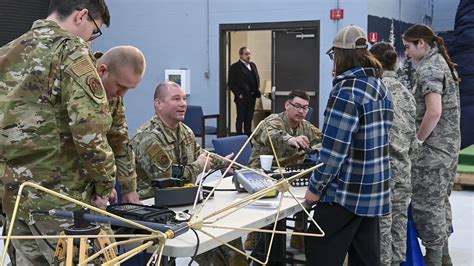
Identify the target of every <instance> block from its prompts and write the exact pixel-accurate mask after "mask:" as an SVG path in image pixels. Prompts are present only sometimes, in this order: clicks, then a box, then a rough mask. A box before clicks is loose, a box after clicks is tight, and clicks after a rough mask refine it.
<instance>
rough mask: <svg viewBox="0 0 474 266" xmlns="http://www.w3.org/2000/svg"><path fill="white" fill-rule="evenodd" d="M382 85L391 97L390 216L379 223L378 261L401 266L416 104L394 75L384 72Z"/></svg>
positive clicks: (403, 256) (403, 253) (409, 193)
mask: <svg viewBox="0 0 474 266" xmlns="http://www.w3.org/2000/svg"><path fill="white" fill-rule="evenodd" d="M382 82H383V83H384V85H385V87H387V89H388V90H389V91H390V93H391V94H392V101H393V111H394V117H393V124H392V128H391V129H390V135H389V143H390V147H389V148H390V166H391V167H392V179H391V180H390V189H391V190H392V196H391V201H392V214H391V215H387V216H382V217H381V219H380V242H381V243H380V244H381V250H380V251H381V254H380V258H381V262H382V265H390V264H393V265H400V263H402V262H404V261H405V260H406V235H407V222H408V216H407V212H408V206H409V205H410V201H411V160H410V154H409V153H410V147H412V144H413V142H414V141H415V113H416V103H415V99H414V98H413V95H412V94H411V92H410V91H408V89H407V88H405V87H404V86H403V85H402V84H401V83H400V81H398V79H397V74H396V73H395V71H387V70H384V73H383V75H382Z"/></svg>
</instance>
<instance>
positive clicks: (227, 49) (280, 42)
mask: <svg viewBox="0 0 474 266" xmlns="http://www.w3.org/2000/svg"><path fill="white" fill-rule="evenodd" d="M319 32H320V27H319V21H300V22H278V23H252V24H221V25H220V63H219V64H220V90H219V91H220V94H219V95H220V96H219V100H220V104H219V111H220V114H221V119H222V120H221V123H220V124H221V128H220V129H219V131H220V133H221V135H232V134H233V133H234V132H235V125H234V124H235V117H236V113H235V104H234V96H233V95H232V93H231V92H230V90H229V89H228V87H227V75H228V69H229V67H230V65H231V64H233V63H235V62H237V61H238V60H239V56H238V50H239V48H241V47H243V46H246V47H249V48H250V50H251V52H252V61H253V62H255V63H256V65H257V68H258V71H259V74H260V91H261V92H262V97H261V98H260V99H258V100H257V104H256V108H255V109H256V112H255V113H254V125H256V124H257V123H258V122H259V121H260V120H261V119H263V118H265V116H267V115H269V114H270V113H277V112H281V111H283V110H284V102H285V101H286V99H287V96H288V94H289V93H290V91H292V90H296V89H298V90H304V91H306V92H307V93H308V94H309V95H310V97H311V101H310V106H311V107H312V108H313V114H312V117H311V119H310V121H311V122H312V123H313V124H315V125H318V123H319V111H318V110H319V108H318V105H319V46H320V44H319V43H320V38H319Z"/></svg>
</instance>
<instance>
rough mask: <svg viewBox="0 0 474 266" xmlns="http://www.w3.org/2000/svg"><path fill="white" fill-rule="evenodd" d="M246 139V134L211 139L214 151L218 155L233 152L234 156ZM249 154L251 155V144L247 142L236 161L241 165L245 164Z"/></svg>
mask: <svg viewBox="0 0 474 266" xmlns="http://www.w3.org/2000/svg"><path fill="white" fill-rule="evenodd" d="M247 139H248V137H247V135H237V136H231V137H225V138H217V139H213V140H212V145H213V146H214V152H215V153H216V154H218V155H220V156H226V155H228V154H231V153H234V156H236V155H237V153H238V152H239V150H240V149H241V148H242V146H243V145H244V144H245V142H246V141H247ZM250 155H252V146H251V145H250V144H247V146H245V149H244V150H243V151H242V153H241V154H240V156H239V158H237V160H236V162H237V163H240V164H242V165H247V164H248V163H249V159H250Z"/></svg>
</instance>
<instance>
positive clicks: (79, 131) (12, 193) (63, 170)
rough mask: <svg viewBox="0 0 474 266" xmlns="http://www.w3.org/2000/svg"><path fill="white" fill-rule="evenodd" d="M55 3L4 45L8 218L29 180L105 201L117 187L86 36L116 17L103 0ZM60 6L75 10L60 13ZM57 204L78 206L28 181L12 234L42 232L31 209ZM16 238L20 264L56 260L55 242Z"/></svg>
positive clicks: (46, 222) (45, 222)
mask: <svg viewBox="0 0 474 266" xmlns="http://www.w3.org/2000/svg"><path fill="white" fill-rule="evenodd" d="M50 6H51V10H52V12H51V14H50V15H49V16H48V18H47V20H37V21H35V22H34V23H33V26H32V28H31V30H30V31H28V32H27V33H25V34H23V35H22V36H20V37H19V38H17V39H16V40H13V41H12V42H10V43H9V44H7V45H6V46H4V47H2V48H1V49H0V64H1V65H2V69H1V71H0V123H1V126H0V147H1V151H2V152H1V154H2V157H3V160H4V161H5V162H6V164H5V170H4V173H3V176H2V181H3V184H4V190H5V191H4V198H3V206H4V211H5V212H6V214H7V219H8V220H10V217H11V215H12V211H13V207H14V203H15V200H16V198H17V192H18V188H19V186H20V185H21V184H22V183H23V182H25V181H30V182H34V183H37V184H40V185H42V186H44V187H46V188H49V189H52V190H55V191H57V192H59V193H62V194H65V195H68V196H70V197H73V198H76V199H79V200H83V201H85V202H91V201H93V202H95V203H96V204H98V205H102V204H103V203H104V202H105V203H106V202H107V198H108V197H109V195H110V193H111V191H112V189H113V187H114V179H115V166H114V158H113V153H112V150H111V148H110V146H109V145H108V143H107V140H106V133H107V132H108V130H109V128H110V125H111V123H112V119H111V117H110V114H109V107H108V103H107V98H106V96H105V92H104V89H103V87H102V84H101V82H100V79H99V76H98V74H97V71H96V70H95V68H94V64H93V62H92V58H91V56H92V54H91V51H90V48H89V46H88V44H87V43H86V41H85V40H90V39H91V37H93V34H94V32H98V31H99V29H98V28H97V27H100V26H101V25H102V24H103V23H104V24H107V25H108V24H109V19H110V17H109V15H108V10H107V7H106V6H105V4H104V3H103V2H100V3H99V2H98V1H97V2H94V1H83V2H81V1H75V2H74V3H72V2H70V1H55V0H53V1H51V3H50ZM58 6H61V7H62V9H61V10H62V12H64V8H66V9H67V8H69V9H70V11H72V13H70V14H60V13H58V9H57V7H58ZM89 10H93V11H90V13H89ZM66 12H67V11H66ZM92 19H94V20H95V21H93V20H92ZM73 21H75V22H76V23H74V22H73ZM56 208H61V209H72V208H76V206H74V204H71V203H68V202H65V201H63V200H60V199H58V198H56V197H53V196H50V195H46V194H45V193H42V192H39V191H36V190H34V189H27V190H26V191H24V192H23V197H22V199H21V204H20V207H19V209H18V220H17V221H15V227H14V231H13V234H14V235H32V234H38V232H36V231H35V230H34V229H33V227H31V223H29V221H28V220H27V219H28V217H29V214H30V212H31V211H34V210H39V209H42V210H49V209H56ZM34 219H35V221H36V225H37V227H38V228H40V229H42V230H44V232H45V233H53V234H57V233H58V232H59V231H60V227H59V226H60V222H61V221H57V220H56V221H55V220H51V219H50V218H48V217H45V216H40V215H35V216H34ZM51 242H52V241H51ZM12 244H13V246H14V247H15V250H16V253H17V260H16V263H17V264H18V265H49V264H50V263H51V262H52V253H53V250H51V249H50V248H49V247H47V248H44V247H43V245H44V242H43V241H42V240H39V241H33V240H21V241H20V240H14V241H12Z"/></svg>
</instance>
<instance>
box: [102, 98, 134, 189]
mask: <svg viewBox="0 0 474 266" xmlns="http://www.w3.org/2000/svg"><path fill="white" fill-rule="evenodd" d="M109 108H110V114H111V115H112V126H111V128H110V130H109V132H107V140H108V142H109V145H110V147H112V151H113V152H114V157H115V166H116V167H117V180H118V182H120V186H121V188H122V193H129V192H134V191H136V190H137V174H136V172H135V155H134V154H133V151H132V148H131V147H130V146H129V145H128V143H129V141H130V139H129V137H128V125H127V120H126V119H125V106H124V103H123V98H122V97H120V96H117V97H115V98H113V99H112V100H110V101H109Z"/></svg>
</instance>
